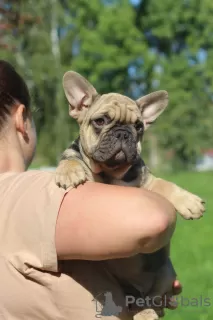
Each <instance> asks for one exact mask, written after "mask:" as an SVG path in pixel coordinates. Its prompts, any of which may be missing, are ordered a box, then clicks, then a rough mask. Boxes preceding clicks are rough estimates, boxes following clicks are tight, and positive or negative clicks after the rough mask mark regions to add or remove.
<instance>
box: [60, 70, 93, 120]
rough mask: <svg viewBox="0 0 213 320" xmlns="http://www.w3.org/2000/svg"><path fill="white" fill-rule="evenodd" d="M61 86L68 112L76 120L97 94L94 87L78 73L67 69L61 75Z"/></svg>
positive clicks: (82, 114) (80, 117) (83, 113)
mask: <svg viewBox="0 0 213 320" xmlns="http://www.w3.org/2000/svg"><path fill="white" fill-rule="evenodd" d="M63 88H64V92H65V95H66V98H67V100H68V102H69V114H70V116H71V117H73V118H74V119H76V120H77V121H78V122H82V120H83V117H84V115H85V113H86V111H87V110H88V108H89V107H90V106H91V104H92V102H93V100H94V98H95V97H96V96H97V95H98V93H97V91H96V90H95V88H94V87H93V86H92V85H91V84H90V83H89V82H88V81H87V80H86V79H85V78H84V77H82V76H81V75H80V74H79V73H77V72H74V71H68V72H66V73H65V74H64V76H63Z"/></svg>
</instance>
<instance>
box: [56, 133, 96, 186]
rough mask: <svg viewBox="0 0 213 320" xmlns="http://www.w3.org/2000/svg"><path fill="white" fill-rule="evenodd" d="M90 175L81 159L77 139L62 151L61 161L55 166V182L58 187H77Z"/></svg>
mask: <svg viewBox="0 0 213 320" xmlns="http://www.w3.org/2000/svg"><path fill="white" fill-rule="evenodd" d="M90 175H91V173H90V172H89V169H88V167H87V166H86V164H85V163H84V161H83V159H82V156H81V153H80V149H79V143H78V139H77V140H75V141H74V142H73V143H72V144H71V145H70V147H69V148H67V149H66V150H65V151H64V152H63V154H62V157H61V161H60V162H59V165H58V167H57V168H56V173H55V182H56V184H57V185H58V186H59V187H61V188H64V189H67V188H69V187H77V186H78V185H80V184H82V183H84V182H85V181H86V180H88V178H90V180H91V179H92V177H90Z"/></svg>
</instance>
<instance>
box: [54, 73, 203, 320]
mask: <svg viewBox="0 0 213 320" xmlns="http://www.w3.org/2000/svg"><path fill="white" fill-rule="evenodd" d="M63 87H64V91H65V95H66V98H67V100H68V103H69V114H70V116H71V117H73V118H74V119H76V121H77V122H78V124H79V127H80V134H79V137H78V138H77V139H76V140H75V141H74V142H73V143H72V144H71V145H70V147H69V148H67V149H66V150H65V151H64V153H63V154H62V158H61V160H60V162H59V165H58V167H57V170H56V183H57V185H58V186H60V187H62V188H65V189H66V188H68V187H77V186H78V185H79V184H81V183H84V182H85V181H86V180H90V181H98V182H103V183H107V184H114V185H123V186H134V187H138V188H146V189H149V190H152V191H155V192H157V193H159V194H161V195H163V196H164V197H165V198H166V199H168V200H169V201H170V202H171V203H172V204H173V205H174V207H175V208H176V210H177V211H178V212H179V213H180V215H181V216H182V217H183V218H185V219H198V218H200V217H201V216H202V215H203V212H204V211H205V208H204V201H203V200H202V199H201V198H200V197H198V196H196V195H194V194H192V193H190V192H188V191H186V190H184V189H182V188H180V187H179V186H177V185H176V184H173V183H171V182H169V181H165V180H163V179H160V178H157V177H155V176H154V175H153V174H152V173H151V172H150V170H149V168H148V167H147V166H146V165H145V163H144V161H143V159H142V158H141V150H142V148H141V144H142V141H143V135H144V132H145V131H146V130H147V129H148V128H149V126H150V125H151V124H152V123H153V122H154V121H155V120H156V119H157V118H158V116H160V114H161V113H162V112H163V111H164V110H165V108H166V107H167V105H168V93H167V92H166V91H156V92H153V93H150V94H148V95H146V96H143V97H141V98H139V99H137V100H136V101H134V100H132V99H130V98H129V97H127V96H124V95H121V94H118V93H108V94H103V95H101V94H99V93H98V92H97V91H96V89H95V88H94V87H93V85H92V84H91V83H89V82H88V81H87V80H86V79H85V78H84V77H82V76H81V75H80V74H78V73H76V72H73V71H69V72H66V73H65V75H64V77H63ZM169 251H170V250H169V244H168V247H167V248H163V249H161V250H159V251H158V252H156V253H154V254H147V255H144V254H138V255H136V256H134V257H130V258H125V259H114V260H110V261H106V262H105V263H106V265H107V268H109V270H110V272H111V273H112V274H113V275H114V276H115V277H116V278H117V279H118V280H119V282H120V283H121V285H122V286H123V289H124V292H125V294H127V295H128V294H130V295H131V294H133V295H134V296H138V297H143V298H145V297H146V296H147V295H148V293H149V292H152V293H151V295H152V296H153V297H154V296H155V294H158V295H159V293H162V294H165V293H166V292H168V291H169V290H171V287H172V281H173V280H174V277H175V271H174V268H173V266H172V263H171V261H170V258H169ZM154 309H155V308H154V307H153V308H146V309H145V310H144V311H141V312H139V313H136V314H135V315H134V319H144V320H154V319H158V318H159V313H158V311H157V309H156V310H154ZM161 311H162V310H161Z"/></svg>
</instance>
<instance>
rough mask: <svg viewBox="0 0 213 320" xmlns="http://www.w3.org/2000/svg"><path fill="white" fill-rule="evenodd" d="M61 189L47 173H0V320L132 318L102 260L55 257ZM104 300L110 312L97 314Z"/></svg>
mask: <svg viewBox="0 0 213 320" xmlns="http://www.w3.org/2000/svg"><path fill="white" fill-rule="evenodd" d="M65 193H66V191H65V190H63V189H60V188H58V187H57V186H56V185H55V182H54V175H53V173H52V172H42V171H36V170H35V171H27V172H24V173H3V174H0V320H93V319H94V320H95V319H97V318H100V319H107V320H109V319H110V320H114V319H132V317H130V315H128V316H127V313H126V308H125V298H124V296H123V294H122V292H121V289H120V287H119V285H118V283H117V282H116V280H115V279H114V278H113V277H112V276H111V275H110V274H108V273H107V271H106V270H105V268H104V267H103V263H102V262H89V261H74V260H71V261H64V262H58V261H57V254H56V249H55V226H56V221H57V216H58V211H59V208H60V205H61V202H62V200H63V198H64V196H65ZM71 211H72V208H70V212H71ZM70 214H71V213H70ZM70 232H72V231H71V230H70ZM111 298H113V299H111ZM107 299H108V300H107ZM112 300H113V303H114V304H113V305H112V303H111V302H112ZM107 301H108V302H109V301H111V302H110V303H111V310H106V308H105V311H107V312H106V316H102V315H101V312H102V311H101V310H103V309H102V308H103V304H104V303H105V305H106V303H108V302H107ZM108 305H109V303H108ZM113 308H114V309H113ZM113 310H114V311H113ZM110 312H111V313H112V314H111V315H110ZM113 314H114V315H113ZM116 314H117V316H116ZM118 315H119V316H118Z"/></svg>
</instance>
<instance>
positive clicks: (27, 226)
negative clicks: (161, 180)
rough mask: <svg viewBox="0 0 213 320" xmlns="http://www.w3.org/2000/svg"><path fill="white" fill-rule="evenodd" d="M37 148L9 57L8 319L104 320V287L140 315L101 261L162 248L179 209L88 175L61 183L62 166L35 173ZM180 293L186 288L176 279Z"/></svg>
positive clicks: (4, 283)
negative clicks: (69, 184) (57, 177)
mask: <svg viewBox="0 0 213 320" xmlns="http://www.w3.org/2000/svg"><path fill="white" fill-rule="evenodd" d="M35 150H36V129H35V125H34V122H33V118H32V114H31V111H30V95H29V92H28V89H27V86H26V84H25V82H24V80H23V79H22V78H21V77H20V75H19V74H18V73H17V72H16V71H15V70H14V68H13V67H12V66H11V65H10V64H9V63H7V62H6V61H2V60H1V61H0V159H1V161H0V173H1V174H0V212H1V220H0V270H1V275H0V283H1V290H0V315H1V317H0V318H1V319H5V320H6V319H8V320H10V319H16V320H24V319H26V320H28V319H30V320H34V319H36V320H38V319H41V320H42V319H45V320H49V319H64V320H68V319H69V320H70V319H73V320H77V319H78V320H80V319H88V320H90V319H95V318H96V314H97V313H98V312H99V310H98V307H97V305H98V304H97V303H99V302H100V299H101V298H100V296H101V294H102V293H104V292H111V293H112V295H113V301H114V302H115V304H116V305H117V306H118V305H119V306H122V312H121V313H120V315H119V319H131V317H130V315H129V314H128V312H127V309H126V307H125V303H124V296H123V294H122V291H121V289H120V287H119V284H118V283H117V282H116V280H115V279H114V278H113V277H112V276H111V275H110V274H108V273H107V271H106V270H105V269H104V268H103V267H102V264H101V262H102V261H103V260H105V259H111V258H122V257H128V256H131V255H134V254H135V253H138V252H142V253H150V252H154V251H156V250H158V249H159V248H161V247H163V246H164V245H165V244H167V243H168V241H169V240H170V238H171V236H172V234H173V232H174V228H175V222H176V214H175V210H174V208H173V207H172V205H171V204H170V203H168V202H167V201H166V200H165V199H163V198H162V197H160V196H159V195H157V194H154V193H152V192H148V191H146V190H142V189H136V188H127V187H118V186H108V185H104V184H99V183H92V182H88V183H85V184H84V185H82V186H79V187H78V188H77V189H72V190H66V191H65V190H63V189H60V188H58V187H57V186H56V185H55V182H54V174H53V173H51V172H41V171H26V170H27V168H28V167H29V165H30V163H31V162H32V159H33V156H34V154H35ZM115 208H116V213H115ZM130 211H131V212H132V213H131V215H130V214H129V212H130ZM92 260H96V261H92ZM174 280H175V279H174ZM171 289H172V288H171ZM173 290H174V293H178V292H180V290H181V288H180V284H179V283H178V282H177V281H176V282H175V286H174V288H173ZM79 297H80V298H79ZM102 298H103V294H102ZM99 317H100V313H99ZM102 319H104V317H102ZM112 319H118V317H117V316H111V320H112Z"/></svg>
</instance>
